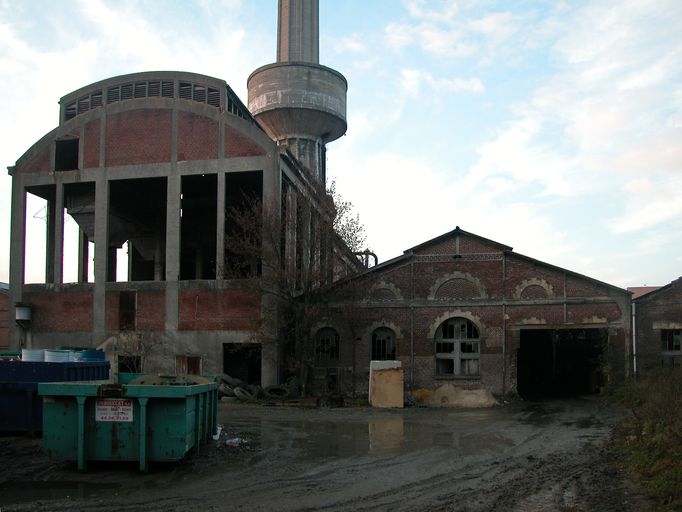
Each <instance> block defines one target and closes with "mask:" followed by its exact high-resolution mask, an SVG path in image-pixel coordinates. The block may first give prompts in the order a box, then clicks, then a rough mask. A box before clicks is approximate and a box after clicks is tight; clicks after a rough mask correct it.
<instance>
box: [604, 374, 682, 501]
mask: <svg viewBox="0 0 682 512" xmlns="http://www.w3.org/2000/svg"><path fill="white" fill-rule="evenodd" d="M614 397H615V398H616V399H617V400H618V401H620V402H621V403H623V404H624V405H625V406H627V407H628V408H629V409H630V410H631V411H632V417H631V419H629V420H628V421H626V422H624V423H623V425H622V426H621V430H620V433H619V436H618V444H619V447H620V450H621V451H622V453H623V455H624V456H625V460H626V463H627V465H628V469H629V470H630V471H631V472H632V473H634V474H635V475H636V476H637V477H638V479H639V481H640V482H641V483H642V486H643V488H644V490H645V492H647V494H649V496H650V497H651V498H652V500H653V501H654V503H655V504H656V510H659V511H682V371H681V370H680V369H679V368H670V369H660V370H657V371H655V372H653V373H651V374H649V375H647V376H646V377H642V378H639V379H638V380H637V381H631V382H627V383H624V384H623V385H622V386H619V387H618V388H617V389H616V390H614Z"/></svg>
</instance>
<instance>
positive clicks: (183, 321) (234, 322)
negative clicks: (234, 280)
mask: <svg viewBox="0 0 682 512" xmlns="http://www.w3.org/2000/svg"><path fill="white" fill-rule="evenodd" d="M178 302H179V304H178V309H179V318H178V329H179V330H181V331H190V330H196V331H212V330H250V331H255V330H257V329H258V328H259V327H260V318H261V300H260V293H259V292H258V291H257V290H235V289H232V290H205V291H198V290H197V291H180V292H179V297H178Z"/></svg>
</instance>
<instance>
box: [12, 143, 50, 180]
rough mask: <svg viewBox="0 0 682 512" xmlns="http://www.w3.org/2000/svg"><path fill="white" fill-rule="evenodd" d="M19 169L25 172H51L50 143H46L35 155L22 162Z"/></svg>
mask: <svg viewBox="0 0 682 512" xmlns="http://www.w3.org/2000/svg"><path fill="white" fill-rule="evenodd" d="M18 170H19V171H20V172H23V173H34V172H50V171H51V170H52V169H51V168H50V145H49V144H45V145H44V146H43V147H42V148H40V150H38V151H37V152H36V154H35V155H32V156H31V157H30V158H29V159H28V160H26V161H25V162H22V163H21V166H20V167H19V169H18Z"/></svg>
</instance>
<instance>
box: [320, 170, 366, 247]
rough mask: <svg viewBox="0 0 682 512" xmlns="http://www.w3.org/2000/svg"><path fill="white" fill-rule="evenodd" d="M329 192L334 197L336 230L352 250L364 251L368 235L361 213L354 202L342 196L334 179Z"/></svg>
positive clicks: (334, 223)
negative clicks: (359, 213) (358, 212)
mask: <svg viewBox="0 0 682 512" xmlns="http://www.w3.org/2000/svg"><path fill="white" fill-rule="evenodd" d="M327 194H329V195H330V196H331V197H332V199H333V201H334V208H335V210H336V212H335V215H334V222H333V227H334V231H335V232H336V234H337V235H339V236H340V237H341V239H342V240H343V241H344V242H346V245H347V246H348V248H349V249H350V250H351V251H353V252H358V251H362V250H363V249H365V244H366V242H367V236H366V235H365V226H364V225H363V224H362V222H360V215H358V214H357V213H356V212H355V211H354V207H353V203H351V202H350V201H346V200H345V199H344V198H343V197H341V194H339V191H338V190H336V181H335V180H332V182H331V184H330V185H329V188H328V189H327Z"/></svg>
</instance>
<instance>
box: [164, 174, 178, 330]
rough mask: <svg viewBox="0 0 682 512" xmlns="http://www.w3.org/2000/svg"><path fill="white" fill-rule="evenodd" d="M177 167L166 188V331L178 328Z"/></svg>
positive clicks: (169, 177)
mask: <svg viewBox="0 0 682 512" xmlns="http://www.w3.org/2000/svg"><path fill="white" fill-rule="evenodd" d="M181 183H182V182H181V179H180V176H179V175H178V174H177V169H174V172H173V173H172V174H171V175H170V176H168V187H167V189H166V194H167V196H166V322H165V329H166V330H167V331H176V330H177V329H178V278H179V276H180V193H181V190H182V185H181Z"/></svg>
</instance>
